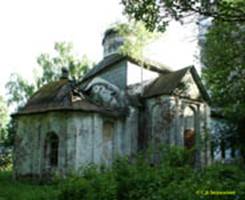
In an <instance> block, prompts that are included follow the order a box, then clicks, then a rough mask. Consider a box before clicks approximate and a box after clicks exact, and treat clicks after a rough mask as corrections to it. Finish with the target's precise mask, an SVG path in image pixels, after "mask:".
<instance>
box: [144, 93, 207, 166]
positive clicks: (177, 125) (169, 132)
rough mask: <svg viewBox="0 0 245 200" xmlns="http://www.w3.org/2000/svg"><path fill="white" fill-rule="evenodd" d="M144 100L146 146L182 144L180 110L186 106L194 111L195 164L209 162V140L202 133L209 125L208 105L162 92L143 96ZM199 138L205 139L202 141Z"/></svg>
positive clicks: (183, 125)
mask: <svg viewBox="0 0 245 200" xmlns="http://www.w3.org/2000/svg"><path fill="white" fill-rule="evenodd" d="M145 104H146V112H145V115H146V117H145V121H146V123H145V129H146V133H145V134H146V140H147V145H148V146H151V147H154V148H157V146H158V145H162V144H170V145H180V146H184V129H185V115H184V111H185V109H186V108H187V107H190V108H191V109H193V111H194V115H195V121H194V129H195V135H196V136H195V140H196V145H197V149H198V150H197V153H196V156H197V158H196V160H197V165H205V164H208V163H209V162H210V156H209V154H210V152H209V150H208V149H209V148H208V147H209V143H208V142H207V141H205V134H206V133H207V129H208V126H209V107H208V105H207V104H206V103H204V102H198V101H194V100H189V99H183V98H179V97H174V96H168V95H162V96H158V97H153V98H150V99H147V100H146V101H145ZM201 141H205V143H204V144H202V143H203V142H201ZM201 144H202V145H201Z"/></svg>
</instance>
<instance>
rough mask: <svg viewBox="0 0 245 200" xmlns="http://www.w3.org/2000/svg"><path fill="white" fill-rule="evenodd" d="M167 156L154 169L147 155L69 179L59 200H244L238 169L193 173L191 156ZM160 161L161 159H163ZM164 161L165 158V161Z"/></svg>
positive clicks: (177, 151)
mask: <svg viewBox="0 0 245 200" xmlns="http://www.w3.org/2000/svg"><path fill="white" fill-rule="evenodd" d="M161 153H162V154H163V155H164V156H165V159H162V160H161V161H160V162H159V163H158V164H157V165H155V166H153V165H152V164H151V162H149V160H151V159H149V158H145V156H146V155H144V154H142V155H139V156H138V157H137V158H135V159H133V160H132V159H130V160H129V159H119V160H117V161H116V162H114V163H113V165H112V167H111V168H109V169H108V168H103V167H102V168H98V167H95V166H92V167H88V168H86V169H84V170H83V173H82V176H80V177H76V176H73V177H69V178H68V179H67V180H66V183H65V184H64V185H63V186H62V188H61V191H60V193H59V196H58V199H59V200H65V199H67V200H85V199H86V200H114V199H117V200H162V199H164V200H172V199H173V200H193V199H244V198H245V194H244V191H245V173H244V171H243V170H242V169H241V167H239V166H236V165H234V164H233V165H232V164H230V165H222V164H216V165H213V166H210V167H207V168H204V169H193V167H192V166H191V164H190V162H189V161H190V160H189V154H191V152H186V151H185V150H183V149H181V148H178V147H173V148H172V147H171V148H170V147H167V148H165V147H164V148H163V149H162V151H161ZM160 157H161V156H160ZM162 158H163V157H162ZM211 190H212V191H221V192H224V191H235V192H236V195H223V196H215V195H206V193H205V192H209V191H211Z"/></svg>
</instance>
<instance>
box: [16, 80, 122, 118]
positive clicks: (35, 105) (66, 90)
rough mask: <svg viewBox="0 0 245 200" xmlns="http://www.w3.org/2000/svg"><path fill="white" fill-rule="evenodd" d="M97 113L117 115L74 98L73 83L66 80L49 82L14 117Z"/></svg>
mask: <svg viewBox="0 0 245 200" xmlns="http://www.w3.org/2000/svg"><path fill="white" fill-rule="evenodd" d="M61 110H63V111H85V112H99V113H104V114H108V115H113V116H117V115H119V113H117V112H115V111H111V110H108V109H106V108H103V107H101V106H99V105H96V104H93V103H92V102H90V101H89V100H88V99H87V98H85V99H82V98H79V97H78V96H74V93H73V83H72V82H71V81H69V80H67V79H61V80H58V81H55V82H51V83H49V84H47V85H45V86H43V87H42V88H41V89H39V90H38V91H37V92H36V93H35V94H34V95H33V96H32V97H31V98H30V99H29V101H28V102H27V104H26V105H25V106H24V107H23V108H22V109H21V110H20V111H18V112H17V113H15V114H14V115H23V114H33V113H43V112H48V111H61Z"/></svg>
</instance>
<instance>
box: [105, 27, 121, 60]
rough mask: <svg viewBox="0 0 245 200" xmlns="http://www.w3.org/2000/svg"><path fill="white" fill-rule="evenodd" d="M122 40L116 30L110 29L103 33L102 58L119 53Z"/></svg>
mask: <svg viewBox="0 0 245 200" xmlns="http://www.w3.org/2000/svg"><path fill="white" fill-rule="evenodd" d="M123 42H124V38H123V37H122V36H121V35H120V34H119V33H118V30H116V28H110V29H107V30H106V31H105V34H104V38H103V41H102V45H103V48H104V58H105V57H107V56H109V55H112V54H117V53H119V49H120V47H121V46H122V45H123Z"/></svg>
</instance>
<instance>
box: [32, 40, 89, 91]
mask: <svg viewBox="0 0 245 200" xmlns="http://www.w3.org/2000/svg"><path fill="white" fill-rule="evenodd" d="M54 49H55V51H56V55H55V56H53V57H52V56H51V55H50V54H47V53H44V54H41V55H40V56H39V57H38V58H37V63H38V64H39V66H40V67H41V70H42V75H41V76H40V77H37V79H36V84H37V85H36V86H37V88H40V87H41V86H43V85H44V84H46V83H48V82H51V81H55V80H58V79H59V78H60V75H61V68H62V67H66V68H67V69H68V71H69V74H70V77H72V78H74V79H77V80H79V79H81V77H82V76H83V75H84V74H85V73H86V72H87V70H88V67H89V66H90V65H91V63H90V61H89V59H88V58H87V57H86V56H83V57H82V59H79V58H77V57H76V56H75V55H74V54H73V52H72V50H73V45H72V44H71V43H66V42H59V43H55V45H54Z"/></svg>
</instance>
